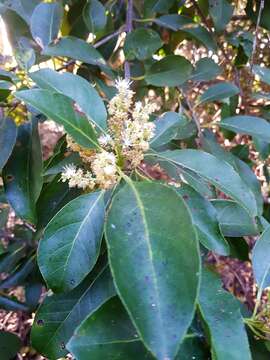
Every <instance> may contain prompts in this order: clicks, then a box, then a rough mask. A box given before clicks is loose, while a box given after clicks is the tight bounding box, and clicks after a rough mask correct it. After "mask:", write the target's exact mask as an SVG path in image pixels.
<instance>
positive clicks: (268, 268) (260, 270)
mask: <svg viewBox="0 0 270 360" xmlns="http://www.w3.org/2000/svg"><path fill="white" fill-rule="evenodd" d="M269 248H270V227H268V228H266V230H265V231H264V232H263V233H262V235H261V236H260V238H259V239H258V240H257V241H256V243H255V246H254V248H253V250H252V269H253V273H254V277H255V279H256V282H257V285H258V287H259V291H260V292H261V291H262V290H263V289H265V288H266V287H268V286H269V285H270V258H269V254H270V252H269Z"/></svg>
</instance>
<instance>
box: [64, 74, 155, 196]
mask: <svg viewBox="0 0 270 360" xmlns="http://www.w3.org/2000/svg"><path fill="white" fill-rule="evenodd" d="M130 84H131V83H130V81H128V80H125V79H119V80H117V81H116V83H115V85H116V88H117V90H118V92H117V94H116V95H115V96H114V97H113V98H112V99H111V100H110V102H109V105H108V113H109V115H110V117H109V119H108V128H109V134H103V135H101V136H100V137H99V139H98V141H99V145H100V147H101V149H100V150H97V151H95V150H89V149H84V148H82V147H81V146H80V145H78V144H76V143H75V142H74V140H73V139H72V138H71V137H70V136H67V143H68V147H69V148H70V149H71V150H73V151H76V152H79V154H80V157H81V159H82V161H83V162H84V164H85V167H86V169H85V170H83V169H82V168H76V167H75V166H74V165H69V166H66V167H65V168H64V169H63V170H64V171H63V172H62V176H61V180H62V181H68V183H69V186H70V187H78V188H82V189H83V190H93V189H94V188H95V187H98V188H101V189H110V188H112V187H113V186H114V185H115V184H116V183H117V182H118V180H119V177H120V176H119V172H118V167H121V170H123V171H125V170H131V169H134V168H136V167H137V166H138V165H139V164H140V162H141V161H142V160H143V156H144V155H143V153H144V152H145V151H146V150H148V149H149V141H150V139H151V138H152V137H153V136H154V130H155V125H154V124H153V123H152V122H149V117H150V115H151V114H152V113H153V112H154V111H155V110H156V106H155V104H152V103H146V104H145V105H143V104H142V103H141V102H136V103H135V104H134V106H133V95H134V92H133V91H132V90H131V89H130Z"/></svg>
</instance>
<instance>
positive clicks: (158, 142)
mask: <svg viewBox="0 0 270 360" xmlns="http://www.w3.org/2000/svg"><path fill="white" fill-rule="evenodd" d="M154 124H155V135H154V137H153V138H152V139H151V141H150V144H151V147H152V148H157V147H159V146H162V145H164V144H168V143H169V142H170V141H171V140H172V139H175V137H176V136H177V134H178V132H179V131H180V129H181V128H183V127H184V126H185V125H186V120H185V118H184V117H182V116H180V115H179V114H178V113H176V112H173V111H168V112H166V113H164V114H163V115H161V116H160V117H158V118H157V119H156V120H155V121H154Z"/></svg>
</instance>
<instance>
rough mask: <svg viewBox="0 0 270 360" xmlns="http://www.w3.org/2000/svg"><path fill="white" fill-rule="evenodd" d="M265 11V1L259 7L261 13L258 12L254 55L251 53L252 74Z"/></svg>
mask: <svg viewBox="0 0 270 360" xmlns="http://www.w3.org/2000/svg"><path fill="white" fill-rule="evenodd" d="M263 9H264V0H261V2H260V7H259V12H258V17H257V22H256V28H255V34H254V41H253V46H252V53H251V57H250V71H251V72H252V70H253V66H254V61H255V55H256V49H257V42H258V34H259V27H260V22H261V17H262V12H263Z"/></svg>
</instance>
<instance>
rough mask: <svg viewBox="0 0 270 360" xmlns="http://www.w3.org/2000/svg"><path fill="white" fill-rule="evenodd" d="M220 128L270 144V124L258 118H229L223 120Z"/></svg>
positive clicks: (243, 116) (241, 116) (240, 116)
mask: <svg viewBox="0 0 270 360" xmlns="http://www.w3.org/2000/svg"><path fill="white" fill-rule="evenodd" d="M220 126H221V127H222V128H223V129H227V130H230V131H233V132H235V133H238V134H247V135H251V136H255V137H258V138H259V139H261V140H264V141H267V142H268V143H269V142H270V124H269V122H268V121H266V120H264V119H263V118H260V117H257V116H245V115H238V116H232V117H228V118H225V119H222V120H221V122H220Z"/></svg>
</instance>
